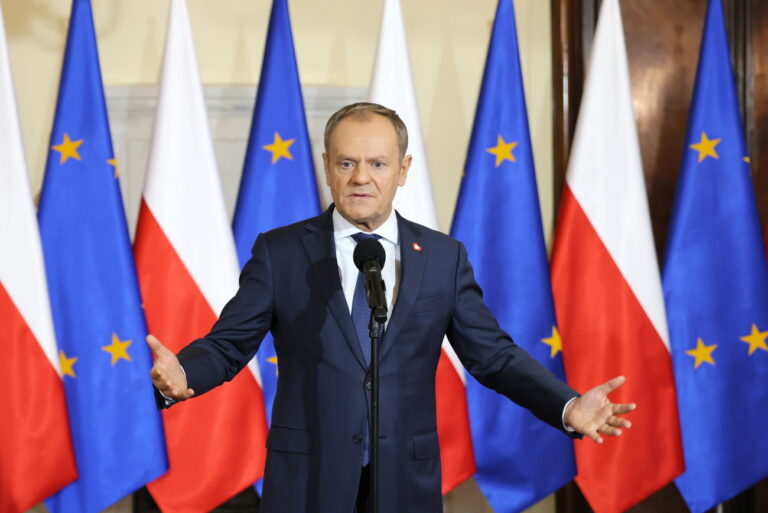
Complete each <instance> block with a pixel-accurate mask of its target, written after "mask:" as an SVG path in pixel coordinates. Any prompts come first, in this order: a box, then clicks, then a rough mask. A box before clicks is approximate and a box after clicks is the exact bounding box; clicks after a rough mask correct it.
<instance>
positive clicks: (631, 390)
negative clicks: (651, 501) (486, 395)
mask: <svg viewBox="0 0 768 513" xmlns="http://www.w3.org/2000/svg"><path fill="white" fill-rule="evenodd" d="M552 287H553V291H554V299H555V308H556V311H557V320H558V324H559V326H560V332H561V335H562V340H563V356H564V361H565V373H566V376H567V377H568V382H569V384H570V385H571V386H573V387H574V388H576V389H577V390H580V391H585V390H587V389H588V388H591V387H593V386H595V385H597V384H599V383H601V382H603V381H606V380H607V379H609V378H612V377H614V376H618V375H624V376H626V378H627V381H626V383H625V384H624V386H623V387H622V388H620V389H619V390H618V391H616V392H614V394H613V395H612V400H613V401H614V402H636V403H637V405H638V406H637V410H636V411H634V412H632V413H631V414H630V415H629V416H628V418H629V419H630V420H631V421H632V422H633V427H632V428H631V429H629V430H627V431H625V432H624V433H623V435H622V436H620V437H618V438H611V437H608V438H607V439H606V442H605V444H604V445H602V446H600V445H596V444H593V443H591V442H589V441H578V442H576V443H575V446H576V447H575V449H576V465H577V469H578V472H577V476H576V482H577V483H578V485H579V487H580V488H581V490H582V492H583V493H584V495H585V496H586V498H587V500H588V501H589V503H590V505H591V506H592V508H593V509H594V510H595V511H596V512H597V513H618V512H620V511H624V510H625V509H627V508H629V507H630V506H632V505H633V504H636V503H637V502H639V501H641V500H643V499H644V498H646V497H647V496H649V495H650V494H652V493H654V492H655V491H657V490H659V489H660V488H662V487H663V486H665V485H666V484H667V483H669V482H670V481H672V480H673V479H674V478H675V477H676V476H677V475H679V474H680V473H681V472H682V470H683V459H682V448H681V441H680V427H679V422H678V417H677V401H676V396H675V387H674V379H673V374H672V362H671V359H670V355H669V335H668V333H667V321H666V316H665V310H664V300H663V295H662V291H661V280H660V277H659V269H658V262H657V259H656V251H655V248H654V242H653V234H652V230H651V222H650V215H649V211H648V202H647V195H646V188H645V181H644V177H643V168H642V162H641V157H640V147H639V144H638V139H637V131H636V127H635V120H634V115H633V111H632V97H631V90H630V83H629V72H628V67H627V57H626V50H625V46H624V33H623V28H622V21H621V12H620V10H619V4H618V2H617V0H605V1H604V2H603V5H602V7H601V10H600V17H599V18H598V25H597V29H596V32H595V39H594V43H593V45H592V55H591V58H590V66H589V71H588V76H587V80H586V83H585V87H584V95H583V99H582V102H581V107H580V109H579V118H578V121H577V124H576V133H575V136H574V140H573V148H572V151H571V156H570V162H569V164H568V172H567V176H566V185H565V190H564V192H563V199H562V203H561V206H560V214H559V219H558V224H557V230H556V232H555V246H554V250H553V256H552Z"/></svg>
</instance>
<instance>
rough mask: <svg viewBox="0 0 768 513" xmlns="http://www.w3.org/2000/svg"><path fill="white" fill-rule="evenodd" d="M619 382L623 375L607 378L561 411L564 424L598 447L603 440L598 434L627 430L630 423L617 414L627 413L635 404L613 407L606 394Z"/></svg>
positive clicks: (621, 382)
mask: <svg viewBox="0 0 768 513" xmlns="http://www.w3.org/2000/svg"><path fill="white" fill-rule="evenodd" d="M623 383H624V376H619V377H617V378H613V379H609V380H608V381H606V382H605V383H603V384H602V385H600V386H597V387H595V388H593V389H592V390H590V391H588V392H587V393H585V394H584V395H582V396H581V397H577V398H576V399H574V400H573V402H572V403H571V404H570V405H569V407H568V411H566V412H565V424H566V425H567V426H570V427H571V428H573V429H574V430H575V431H578V432H579V433H581V434H583V435H586V436H588V437H589V438H591V439H592V441H593V442H595V443H598V444H601V443H603V437H601V436H600V435H607V436H619V435H621V428H630V427H631V426H632V423H631V422H630V421H628V420H627V419H623V418H621V417H618V416H617V415H622V414H624V413H629V412H631V411H632V410H634V409H635V408H636V405H635V404H634V403H629V404H614V403H612V402H611V401H610V399H608V394H610V393H611V392H613V391H614V390H616V389H617V388H619V387H620V386H621V385H622V384H623Z"/></svg>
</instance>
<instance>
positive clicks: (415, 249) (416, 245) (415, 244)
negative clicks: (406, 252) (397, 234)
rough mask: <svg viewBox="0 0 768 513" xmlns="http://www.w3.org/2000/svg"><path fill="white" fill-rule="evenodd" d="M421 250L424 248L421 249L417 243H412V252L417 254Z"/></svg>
mask: <svg viewBox="0 0 768 513" xmlns="http://www.w3.org/2000/svg"><path fill="white" fill-rule="evenodd" d="M423 249H424V248H422V247H421V246H419V243H418V242H414V243H413V250H414V251H418V252H421V251H422V250H423Z"/></svg>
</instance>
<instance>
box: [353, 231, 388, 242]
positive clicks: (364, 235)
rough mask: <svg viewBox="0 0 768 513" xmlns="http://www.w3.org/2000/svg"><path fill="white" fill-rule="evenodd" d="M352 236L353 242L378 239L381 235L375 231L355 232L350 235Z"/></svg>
mask: <svg viewBox="0 0 768 513" xmlns="http://www.w3.org/2000/svg"><path fill="white" fill-rule="evenodd" d="M352 238H353V239H355V242H362V241H364V240H365V239H376V240H379V239H380V238H381V235H379V234H377V233H365V232H357V233H355V234H354V235H352Z"/></svg>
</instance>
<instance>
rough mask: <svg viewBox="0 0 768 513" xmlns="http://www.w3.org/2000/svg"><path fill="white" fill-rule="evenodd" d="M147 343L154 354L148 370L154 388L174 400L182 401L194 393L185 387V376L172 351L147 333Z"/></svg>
mask: <svg viewBox="0 0 768 513" xmlns="http://www.w3.org/2000/svg"><path fill="white" fill-rule="evenodd" d="M147 344H149V348H150V349H152V352H153V353H154V354H155V364H154V365H153V366H152V369H151V370H150V371H149V375H150V376H151V377H152V384H153V385H155V388H157V389H158V390H159V391H160V392H161V393H162V394H163V395H165V396H166V397H169V398H171V399H174V400H176V401H183V400H184V399H189V398H190V397H192V396H193V395H195V391H194V390H192V389H191V388H187V376H186V374H184V370H183V369H182V368H181V365H180V364H179V359H178V358H176V355H175V354H173V351H171V350H170V349H168V348H167V347H165V346H164V345H163V344H162V343H160V341H159V340H157V338H156V337H155V336H154V335H147Z"/></svg>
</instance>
